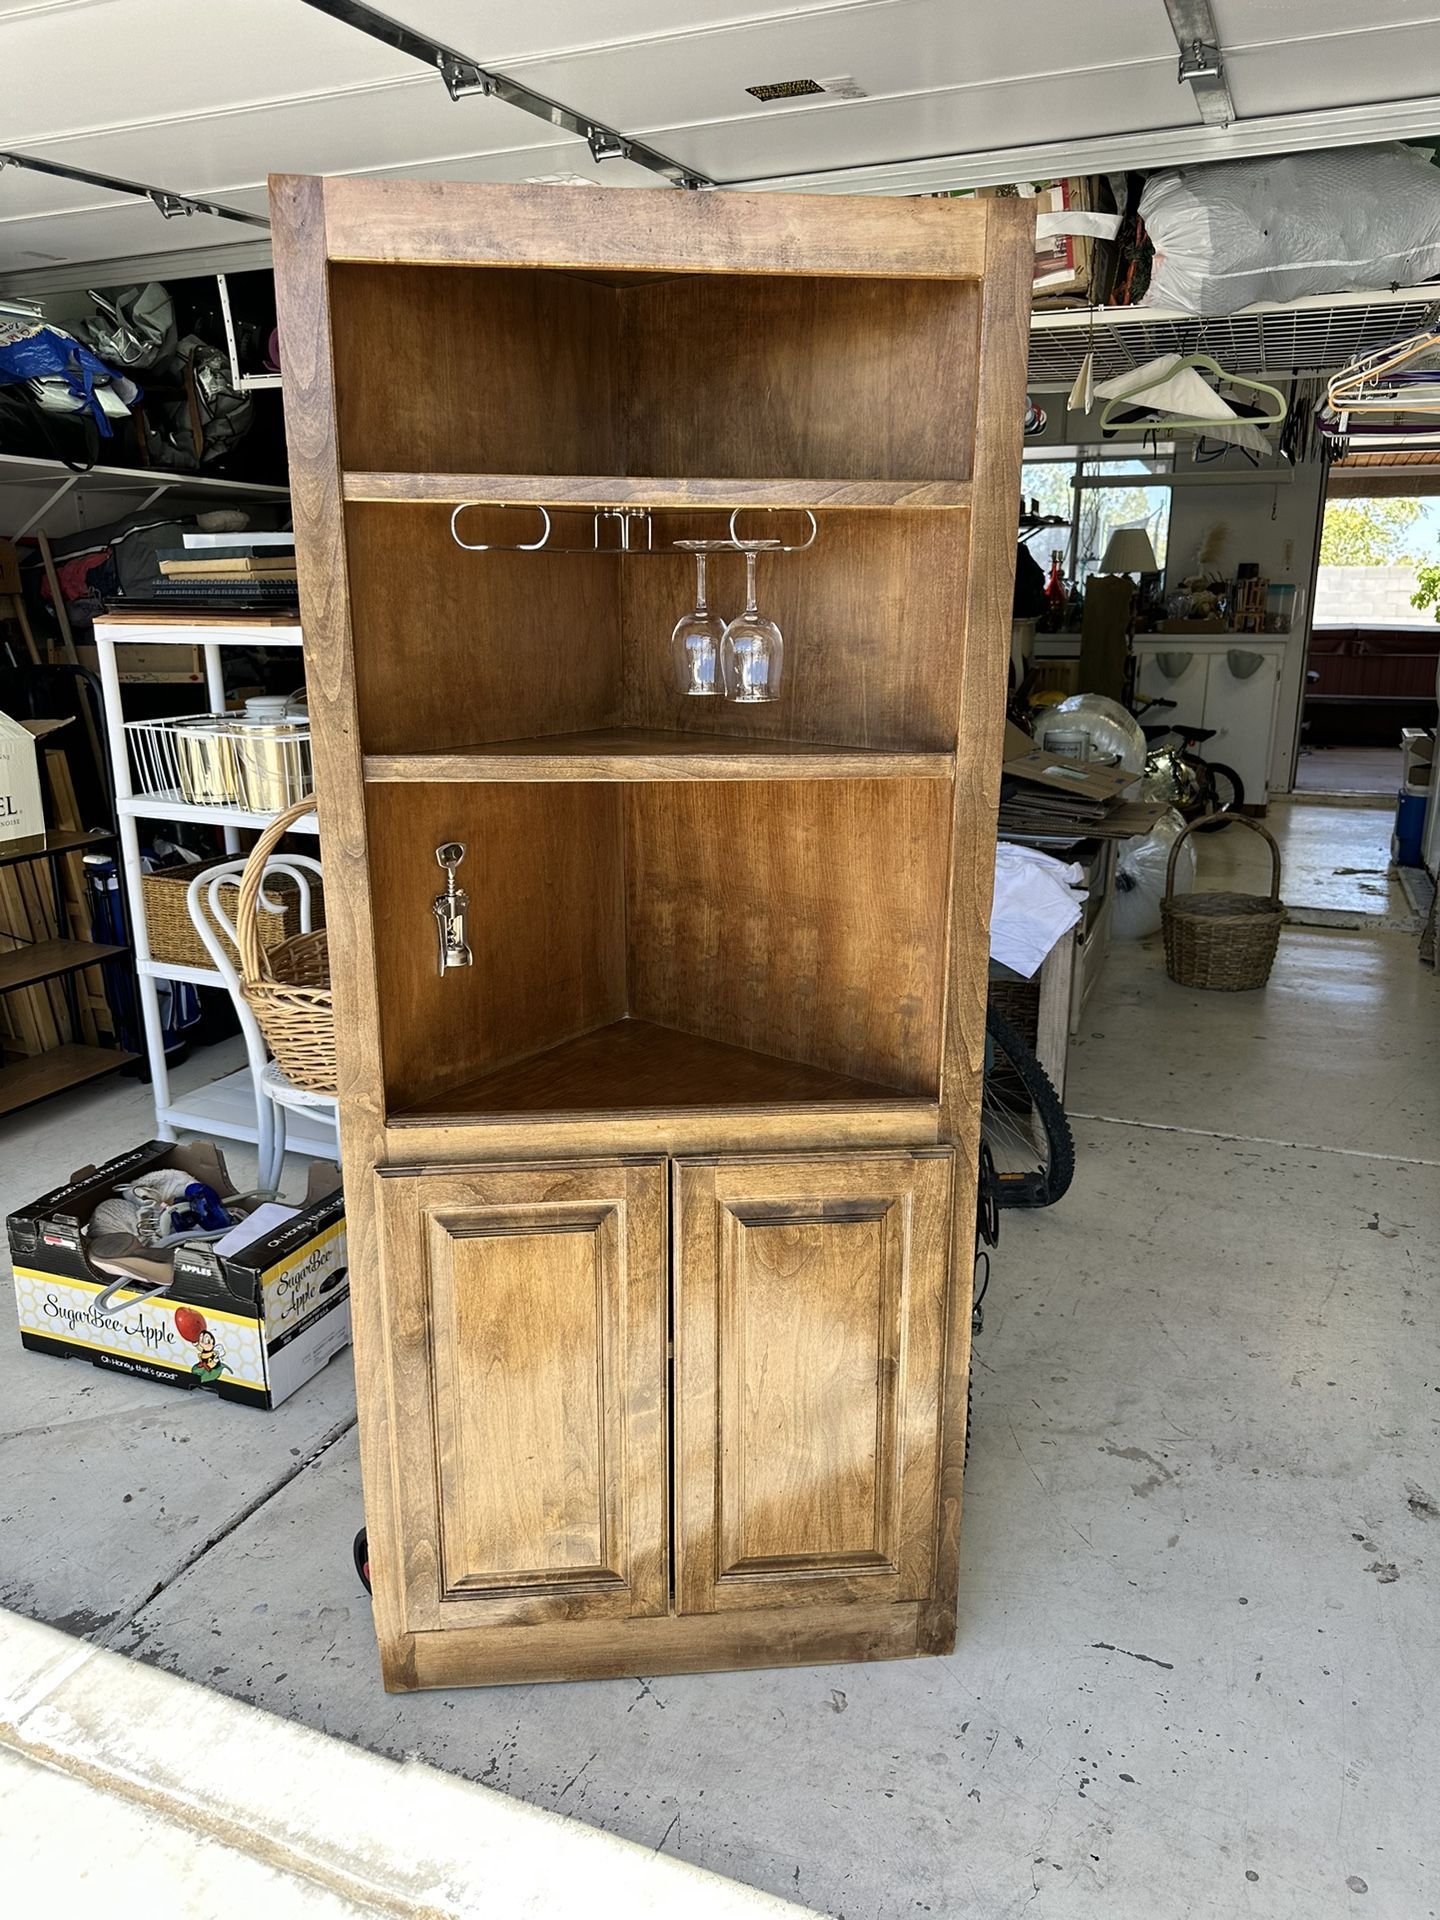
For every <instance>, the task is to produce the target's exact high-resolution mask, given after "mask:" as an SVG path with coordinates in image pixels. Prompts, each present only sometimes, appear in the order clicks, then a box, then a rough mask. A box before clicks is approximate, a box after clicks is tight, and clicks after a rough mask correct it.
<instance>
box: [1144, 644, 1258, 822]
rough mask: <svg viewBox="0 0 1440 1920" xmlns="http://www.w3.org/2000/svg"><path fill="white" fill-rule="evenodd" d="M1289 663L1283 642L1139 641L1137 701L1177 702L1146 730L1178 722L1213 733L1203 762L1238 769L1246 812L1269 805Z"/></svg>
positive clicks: (1149, 717)
mask: <svg viewBox="0 0 1440 1920" xmlns="http://www.w3.org/2000/svg"><path fill="white" fill-rule="evenodd" d="M1284 662H1285V641H1284V640H1283V638H1281V637H1280V636H1278V635H1276V636H1274V637H1271V636H1270V635H1268V634H1248V633H1235V634H1223V635H1217V636H1216V637H1215V638H1214V639H1213V640H1211V639H1206V640H1203V641H1202V640H1195V639H1191V638H1190V637H1189V636H1188V635H1185V634H1178V633H1177V634H1156V635H1153V636H1149V635H1147V636H1146V637H1145V638H1143V639H1139V638H1137V639H1136V641H1135V692H1136V695H1137V699H1147V700H1148V699H1160V700H1173V701H1174V702H1175V707H1174V711H1173V712H1171V711H1170V710H1168V709H1167V710H1165V711H1163V712H1162V711H1160V710H1159V709H1155V710H1153V711H1152V712H1150V713H1147V714H1145V715H1144V716H1143V724H1144V725H1146V726H1160V725H1161V724H1162V723H1163V722H1164V721H1166V720H1173V721H1175V722H1176V723H1177V724H1184V725H1187V726H1192V727H1213V728H1214V729H1215V738H1214V739H1213V740H1207V741H1206V742H1205V744H1204V746H1202V747H1201V749H1200V753H1201V757H1202V758H1203V759H1206V760H1218V761H1220V762H1221V763H1222V764H1223V765H1225V766H1227V767H1232V768H1233V769H1234V770H1235V772H1236V773H1238V774H1239V776H1240V780H1241V783H1242V784H1243V786H1244V788H1245V804H1246V806H1263V805H1264V804H1265V802H1266V801H1267V800H1268V798H1269V795H1270V749H1271V743H1272V741H1273V739H1274V735H1275V708H1276V702H1277V701H1278V699H1279V696H1280V672H1281V668H1282V667H1283V665H1284Z"/></svg>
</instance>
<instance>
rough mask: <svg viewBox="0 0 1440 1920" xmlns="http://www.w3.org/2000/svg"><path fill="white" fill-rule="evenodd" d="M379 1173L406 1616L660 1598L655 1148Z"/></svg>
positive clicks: (524, 1611) (604, 1610)
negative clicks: (629, 1154) (587, 1160)
mask: <svg viewBox="0 0 1440 1920" xmlns="http://www.w3.org/2000/svg"><path fill="white" fill-rule="evenodd" d="M378 1185H379V1189H380V1208H381V1218H382V1224H383V1228H384V1261H385V1287H386V1296H387V1308H388V1311H389V1314H390V1320H391V1334H392V1365H393V1367H394V1369H395V1373H396V1383H397V1388H398V1389H400V1390H401V1391H402V1392H403V1394H404V1401H405V1404H404V1405H403V1406H401V1407H399V1408H397V1415H398V1417H397V1419H396V1422H395V1433H394V1441H395V1446H394V1451H395V1457H396V1462H397V1468H398V1473H399V1478H400V1483H401V1485H400V1496H401V1497H400V1507H401V1511H402V1514H403V1516H404V1519H403V1530H404V1535H405V1541H406V1570H405V1571H406V1579H405V1584H406V1602H407V1604H406V1612H407V1624H408V1626H409V1627H410V1628H411V1629H412V1630H426V1629H433V1628H435V1627H440V1626H467V1625H480V1624H487V1623H490V1624H499V1623H507V1622H508V1623H511V1624H522V1623H525V1622H540V1621H545V1620H555V1619H586V1618H596V1617H600V1618H607V1617H608V1618H613V1617H616V1616H624V1615H634V1614H654V1613H664V1612H666V1611H667V1610H668V1607H669V1577H668V1565H667V1560H666V1524H665V1513H666V1479H667V1473H666V1456H667V1438H666V1430H665V1401H666V1394H665V1373H666V1364H665V1362H666V1339H667V1324H666V1323H667V1306H666V1293H665V1271H666V1255H665V1191H664V1172H663V1162H660V1161H658V1160H652V1161H647V1162H638V1163H637V1162H610V1163H594V1164H588V1165H583V1166H571V1167H537V1166H530V1167H502V1168H490V1169H479V1170H474V1171H470V1170H467V1171H458V1172H453V1173H450V1172H446V1173H419V1174H412V1175H406V1174H404V1173H401V1172H398V1171H396V1172H391V1173H382V1174H381V1176H380V1178H379V1181H378Z"/></svg>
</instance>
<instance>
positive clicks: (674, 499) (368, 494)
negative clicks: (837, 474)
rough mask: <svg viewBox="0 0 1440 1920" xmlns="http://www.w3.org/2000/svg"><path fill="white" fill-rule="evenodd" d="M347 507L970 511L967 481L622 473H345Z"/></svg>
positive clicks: (969, 491) (968, 484) (969, 490)
mask: <svg viewBox="0 0 1440 1920" xmlns="http://www.w3.org/2000/svg"><path fill="white" fill-rule="evenodd" d="M343 485H344V490H345V498H346V499H347V500H372V501H389V502H395V501H401V502H403V501H410V502H413V503H416V504H420V503H423V502H426V501H438V502H440V503H442V504H443V505H445V506H458V505H459V504H460V503H461V502H462V501H470V500H474V501H487V502H492V503H497V504H498V503H504V504H507V505H516V506H544V507H624V506H644V507H814V508H822V507H831V508H834V507H968V506H969V505H970V494H971V487H970V482H969V481H968V480H804V479H796V480H697V479H683V480H682V479H673V478H670V479H659V478H653V477H645V476H634V477H632V476H629V475H624V474H593V473H590V474H554V473H347V474H345V476H344V481H343Z"/></svg>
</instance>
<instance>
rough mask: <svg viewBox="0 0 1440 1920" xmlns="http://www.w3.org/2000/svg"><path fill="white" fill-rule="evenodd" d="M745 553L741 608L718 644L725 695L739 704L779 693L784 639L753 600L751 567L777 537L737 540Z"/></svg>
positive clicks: (774, 546)
mask: <svg viewBox="0 0 1440 1920" xmlns="http://www.w3.org/2000/svg"><path fill="white" fill-rule="evenodd" d="M735 545H736V546H737V547H738V548H739V549H740V551H741V552H742V553H743V554H744V555H745V611H744V612H743V613H742V614H739V615H737V617H736V618H735V619H734V620H732V621H731V622H730V624H729V626H728V627H726V629H725V637H724V640H723V641H722V643H721V647H720V671H721V674H722V676H723V678H724V682H725V697H726V699H727V700H734V701H735V702H736V703H737V704H738V705H740V706H758V705H759V703H760V702H761V701H762V700H773V699H775V698H776V696H777V695H778V694H779V692H780V675H781V673H782V671H783V669H784V665H785V640H784V636H783V635H782V634H781V632H780V629H779V627H777V626H776V624H775V622H774V621H773V620H767V619H766V618H765V617H764V615H763V614H762V613H761V612H760V609H759V607H758V606H757V604H756V600H755V566H756V562H757V561H758V559H759V557H760V555H761V554H762V553H766V552H770V553H773V552H775V551H776V550H777V549H778V547H779V546H780V542H779V541H778V540H737V541H736V542H735Z"/></svg>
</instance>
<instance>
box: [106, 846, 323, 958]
mask: <svg viewBox="0 0 1440 1920" xmlns="http://www.w3.org/2000/svg"><path fill="white" fill-rule="evenodd" d="M228 859H229V856H228V855H226V856H225V858H223V859H219V860H206V861H203V862H202V863H201V864H200V865H199V866H196V865H195V863H194V862H193V861H190V862H185V861H180V862H179V863H178V864H177V865H175V866H173V867H156V868H155V869H154V870H153V871H152V872H150V873H146V874H142V875H141V878H140V891H141V893H142V895H143V896H144V900H145V932H146V936H147V938H148V939H149V942H150V958H151V959H152V960H168V961H169V962H170V963H171V965H172V966H181V967H205V968H210V967H213V966H214V964H215V963H214V961H213V960H212V959H211V958H210V954H209V950H208V949H207V948H206V945H205V942H204V941H203V940H202V939H201V938H200V934H199V931H198V930H197V928H196V925H195V922H194V921H193V920H192V919H191V918H190V882H191V881H192V880H193V879H194V878H195V876H196V875H197V874H200V873H206V872H208V871H209V870H210V869H211V868H213V867H220V866H224V865H225V864H226V861H227V860H228ZM238 892H239V882H238V881H236V882H234V883H233V884H230V885H227V886H223V887H222V888H221V889H220V904H221V907H222V908H223V910H224V911H225V912H226V913H227V914H228V915H229V916H230V918H231V919H232V920H233V919H234V918H235V898H236V895H237V893H238ZM265 895H266V898H267V899H269V900H272V901H274V900H279V901H283V902H284V911H283V912H280V913H262V914H260V915H259V916H258V918H257V928H258V931H259V935H260V943H261V945H262V946H266V947H273V946H277V945H278V944H279V943H280V941H282V940H289V939H290V938H291V937H292V936H293V935H295V934H297V933H299V931H300V887H299V885H298V883H297V882H296V881H295V880H293V879H292V878H291V877H290V876H289V875H288V874H284V873H278V874H272V875H271V876H270V883H269V885H268V886H267V887H266V889H265ZM310 922H311V925H312V926H317V927H321V926H324V924H325V896H324V893H323V891H322V889H321V886H320V883H319V881H318V880H316V881H312V883H311V887H310ZM212 925H214V926H215V931H216V932H217V933H218V934H219V935H220V937H221V939H222V940H223V939H224V938H225V929H224V928H223V927H222V926H220V925H218V924H216V923H215V922H213V921H212Z"/></svg>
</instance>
